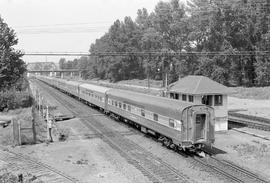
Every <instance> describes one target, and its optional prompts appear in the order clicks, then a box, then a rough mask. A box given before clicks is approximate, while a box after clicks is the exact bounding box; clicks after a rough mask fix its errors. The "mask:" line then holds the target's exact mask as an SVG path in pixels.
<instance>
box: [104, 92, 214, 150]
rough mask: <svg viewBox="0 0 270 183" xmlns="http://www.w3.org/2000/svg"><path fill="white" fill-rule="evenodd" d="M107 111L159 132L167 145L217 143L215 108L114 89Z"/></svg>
mask: <svg viewBox="0 0 270 183" xmlns="http://www.w3.org/2000/svg"><path fill="white" fill-rule="evenodd" d="M107 95H108V110H109V111H110V112H113V113H115V114H117V115H120V116H122V117H123V118H124V119H128V120H131V121H135V122H136V123H137V124H139V125H140V127H141V128H142V131H144V132H146V133H147V132H150V133H153V134H155V135H158V136H159V137H160V139H162V141H163V142H164V144H165V145H167V146H175V145H177V146H178V147H181V148H192V147H194V146H196V147H201V146H202V145H205V144H207V145H211V144H212V143H213V142H214V111H213V109H212V108H211V107H208V106H205V105H191V104H189V103H186V102H179V101H175V100H170V99H167V98H163V97H156V96H149V95H146V94H142V93H137V92H132V91H125V90H119V89H111V90H109V91H108V92H107Z"/></svg>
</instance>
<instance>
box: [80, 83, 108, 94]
mask: <svg viewBox="0 0 270 183" xmlns="http://www.w3.org/2000/svg"><path fill="white" fill-rule="evenodd" d="M80 87H81V88H85V89H88V90H93V91H97V92H100V93H104V94H105V92H107V91H109V90H111V88H107V87H103V86H98V85H93V84H88V83H84V84H81V85H80Z"/></svg>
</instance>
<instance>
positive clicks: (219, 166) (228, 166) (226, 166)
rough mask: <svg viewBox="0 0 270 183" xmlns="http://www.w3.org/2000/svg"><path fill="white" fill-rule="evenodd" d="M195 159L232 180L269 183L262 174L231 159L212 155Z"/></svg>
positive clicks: (239, 182)
mask: <svg viewBox="0 0 270 183" xmlns="http://www.w3.org/2000/svg"><path fill="white" fill-rule="evenodd" d="M194 161H195V162H197V163H199V164H200V165H202V166H203V167H205V168H207V169H208V170H209V171H211V172H214V173H216V174H219V175H221V176H222V177H224V178H225V179H226V180H228V181H230V182H237V183H255V182H256V183H269V181H267V180H265V179H263V178H261V177H260V176H258V175H256V174H254V173H252V172H250V171H248V170H246V169H244V168H242V167H240V166H238V165H235V164H233V163H231V162H229V161H226V160H221V159H218V158H216V157H213V156H210V157H206V158H199V157H194Z"/></svg>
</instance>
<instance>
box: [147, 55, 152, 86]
mask: <svg viewBox="0 0 270 183" xmlns="http://www.w3.org/2000/svg"><path fill="white" fill-rule="evenodd" d="M150 59H151V53H149V55H148V59H147V87H148V89H150V78H149V77H150V76H149V61H150Z"/></svg>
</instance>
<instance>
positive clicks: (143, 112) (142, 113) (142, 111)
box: [141, 109, 145, 117]
mask: <svg viewBox="0 0 270 183" xmlns="http://www.w3.org/2000/svg"><path fill="white" fill-rule="evenodd" d="M141 115H142V116H143V117H145V110H144V109H141Z"/></svg>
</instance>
